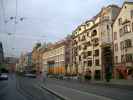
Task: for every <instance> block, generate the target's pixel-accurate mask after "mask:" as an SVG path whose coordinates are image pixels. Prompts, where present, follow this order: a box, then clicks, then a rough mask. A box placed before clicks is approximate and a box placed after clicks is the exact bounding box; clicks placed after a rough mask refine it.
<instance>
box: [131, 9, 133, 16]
mask: <svg viewBox="0 0 133 100" xmlns="http://www.w3.org/2000/svg"><path fill="white" fill-rule="evenodd" d="M131 18H133V10H131Z"/></svg>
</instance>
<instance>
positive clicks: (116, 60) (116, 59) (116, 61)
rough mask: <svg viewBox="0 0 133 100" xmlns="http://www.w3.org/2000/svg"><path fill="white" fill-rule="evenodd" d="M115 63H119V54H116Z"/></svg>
mask: <svg viewBox="0 0 133 100" xmlns="http://www.w3.org/2000/svg"><path fill="white" fill-rule="evenodd" d="M115 63H116V64H117V63H118V56H115Z"/></svg>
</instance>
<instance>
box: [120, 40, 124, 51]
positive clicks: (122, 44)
mask: <svg viewBox="0 0 133 100" xmlns="http://www.w3.org/2000/svg"><path fill="white" fill-rule="evenodd" d="M120 48H121V50H123V49H124V48H125V46H124V41H121V42H120Z"/></svg>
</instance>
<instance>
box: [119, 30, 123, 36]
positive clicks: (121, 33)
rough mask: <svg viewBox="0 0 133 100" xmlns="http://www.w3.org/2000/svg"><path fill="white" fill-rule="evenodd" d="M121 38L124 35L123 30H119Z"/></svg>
mask: <svg viewBox="0 0 133 100" xmlns="http://www.w3.org/2000/svg"><path fill="white" fill-rule="evenodd" d="M119 33H120V37H121V36H122V35H123V30H122V28H120V29H119Z"/></svg>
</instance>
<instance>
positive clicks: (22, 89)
mask: <svg viewBox="0 0 133 100" xmlns="http://www.w3.org/2000/svg"><path fill="white" fill-rule="evenodd" d="M36 81H37V80H34V79H30V78H25V77H19V78H18V77H17V78H16V75H15V74H13V75H9V79H8V80H5V81H0V100H59V98H57V97H56V96H54V95H53V94H50V93H49V92H47V91H45V90H44V89H41V88H40V87H39V85H37V82H36Z"/></svg>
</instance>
